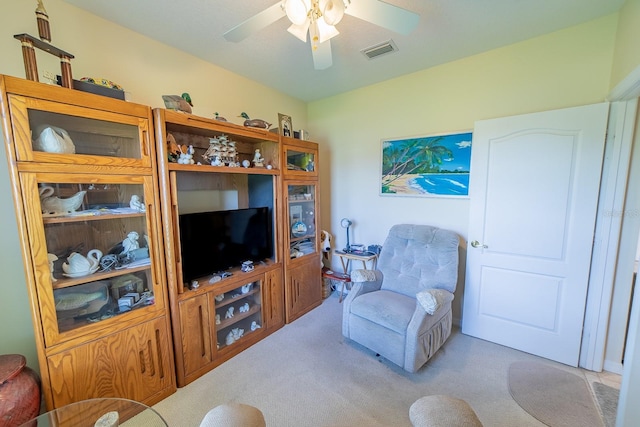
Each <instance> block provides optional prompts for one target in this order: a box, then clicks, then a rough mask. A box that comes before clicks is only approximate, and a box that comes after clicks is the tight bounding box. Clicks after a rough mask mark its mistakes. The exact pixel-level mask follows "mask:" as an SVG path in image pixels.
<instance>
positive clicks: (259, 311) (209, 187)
mask: <svg viewBox="0 0 640 427" xmlns="http://www.w3.org/2000/svg"><path fill="white" fill-rule="evenodd" d="M154 119H155V126H156V137H157V144H158V147H167V142H168V140H170V137H169V136H168V135H171V137H173V139H175V142H176V143H177V144H179V145H182V146H189V145H191V146H193V148H194V151H195V153H194V154H193V158H194V160H195V161H196V162H202V163H205V161H204V159H203V157H202V154H204V153H205V152H206V150H207V149H208V147H209V146H210V139H211V138H219V137H221V136H222V135H225V136H226V137H227V138H228V140H229V141H233V142H234V143H235V146H236V149H237V153H238V159H237V160H238V161H239V162H242V161H243V160H247V161H250V162H251V161H252V160H253V158H254V153H255V150H256V149H259V150H260V153H261V155H262V157H263V158H264V159H265V162H264V165H265V167H263V168H260V167H254V166H253V164H251V167H249V168H245V167H242V166H239V167H238V166H236V167H229V166H211V165H209V164H206V163H205V164H201V165H198V164H179V163H174V162H169V161H168V153H167V152H166V149H164V148H163V149H158V164H159V171H160V173H159V179H160V180H159V183H160V189H161V198H162V213H163V226H164V238H165V255H166V258H167V277H168V282H169V299H170V309H171V313H172V322H173V336H174V350H175V356H176V373H177V381H178V386H180V387H182V386H184V385H186V384H189V383H190V382H192V381H193V380H195V379H196V378H198V377H200V376H201V375H203V374H204V373H206V372H208V371H210V370H211V369H213V368H214V367H216V366H218V365H219V364H221V363H222V362H224V361H225V360H228V359H229V358H231V357H233V356H235V355H236V354H238V353H240V352H241V351H243V350H245V349H246V348H248V347H249V346H251V345H253V344H255V343H256V342H258V341H259V340H261V339H263V338H264V337H266V336H267V335H269V334H271V333H272V332H274V331H275V330H277V329H279V328H281V327H282V326H283V325H284V322H285V317H284V289H283V257H284V251H283V249H282V248H283V239H282V234H283V229H282V227H283V225H282V221H281V218H282V214H281V212H282V209H283V207H282V203H281V197H282V196H281V194H280V191H281V179H282V171H281V159H280V155H281V153H280V137H279V136H278V135H277V134H275V133H273V132H268V131H266V130H263V129H256V128H247V127H244V126H238V125H235V124H232V123H228V122H223V121H218V120H214V119H206V118H202V117H197V116H194V115H190V114H184V113H180V112H175V111H171V110H165V109H156V110H154ZM266 165H270V166H271V168H267V167H266ZM262 206H267V207H268V208H269V210H270V212H271V213H272V220H273V227H272V229H273V242H274V244H273V247H274V249H273V257H272V258H270V259H268V260H265V261H264V262H258V263H256V264H255V265H254V269H253V270H252V271H250V272H243V271H241V268H240V265H238V266H236V267H234V268H232V269H230V270H227V271H228V272H231V273H232V275H231V276H230V277H225V278H222V279H220V280H217V278H216V279H213V278H214V276H215V274H211V275H207V276H204V277H201V278H198V279H196V280H195V281H196V282H197V284H196V286H193V284H192V283H185V280H184V278H183V271H182V253H181V242H180V221H179V218H180V215H181V214H185V213H194V212H207V211H222V210H230V209H242V208H252V207H262ZM319 272H320V270H319V269H318V275H319ZM212 279H213V280H212ZM214 280H217V281H214ZM245 304H246V305H245ZM230 307H233V308H234V310H235V311H234V315H233V316H232V317H230V318H225V314H226V312H227V310H229V308H230ZM241 307H244V308H245V309H246V311H243V310H241ZM216 315H217V317H218V320H216ZM234 330H236V331H238V330H242V335H241V336H237V337H235V338H236V339H233V340H231V341H229V335H230V334H233V331H234Z"/></svg>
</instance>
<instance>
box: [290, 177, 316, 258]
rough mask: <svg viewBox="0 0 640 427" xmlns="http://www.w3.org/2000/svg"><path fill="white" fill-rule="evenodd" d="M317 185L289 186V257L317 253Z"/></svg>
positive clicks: (301, 184)
mask: <svg viewBox="0 0 640 427" xmlns="http://www.w3.org/2000/svg"><path fill="white" fill-rule="evenodd" d="M316 190H317V188H316V185H314V184H307V183H300V184H289V185H287V202H286V203H287V211H288V218H287V219H288V230H289V232H288V235H289V256H290V258H300V257H303V256H305V255H309V254H313V253H316V251H317V242H316V237H317V236H316V235H317V218H316V197H317V193H316Z"/></svg>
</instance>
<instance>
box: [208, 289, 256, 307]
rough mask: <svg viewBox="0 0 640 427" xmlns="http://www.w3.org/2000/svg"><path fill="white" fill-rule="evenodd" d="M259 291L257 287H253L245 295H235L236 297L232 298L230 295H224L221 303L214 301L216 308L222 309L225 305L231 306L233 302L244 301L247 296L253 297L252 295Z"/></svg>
mask: <svg viewBox="0 0 640 427" xmlns="http://www.w3.org/2000/svg"><path fill="white" fill-rule="evenodd" d="M259 290H260V289H259V288H258V287H256V286H254V287H252V289H251V290H250V291H249V292H247V293H244V294H236V295H237V296H236V297H233V296H231V295H229V296H226V294H225V298H224V299H223V300H222V301H219V302H218V301H216V308H219V307H224V306H225V305H229V304H233V303H234V302H237V301H242V300H243V299H245V298H247V297H249V296H251V295H253V294H255V293H257V292H259ZM227 294H229V292H227Z"/></svg>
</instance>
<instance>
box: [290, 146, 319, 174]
mask: <svg viewBox="0 0 640 427" xmlns="http://www.w3.org/2000/svg"><path fill="white" fill-rule="evenodd" d="M286 139H287V140H288V141H289V143H287V144H284V145H283V151H284V160H285V161H286V162H287V163H286V165H285V168H284V174H285V175H287V176H290V177H301V178H302V177H317V176H318V164H317V158H318V148H317V144H316V143H313V142H308V141H295V140H291V139H290V138H286Z"/></svg>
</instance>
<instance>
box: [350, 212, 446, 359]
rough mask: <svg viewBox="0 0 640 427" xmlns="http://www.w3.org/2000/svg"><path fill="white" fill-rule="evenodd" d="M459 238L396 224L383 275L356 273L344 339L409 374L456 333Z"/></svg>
mask: <svg viewBox="0 0 640 427" xmlns="http://www.w3.org/2000/svg"><path fill="white" fill-rule="evenodd" d="M458 244H459V237H458V235H457V234H456V233H454V232H452V231H448V230H443V229H439V228H436V227H431V226H428V225H409V224H400V225H394V226H393V227H392V228H391V230H390V231H389V235H388V236H387V239H386V241H385V242H384V244H383V246H382V251H381V252H380V257H379V260H378V270H375V271H371V270H356V271H353V272H352V274H351V282H352V288H351V291H350V292H349V295H348V296H347V298H346V300H345V301H344V307H343V315H342V334H343V335H344V336H345V337H347V338H349V339H352V340H353V341H355V342H357V343H359V344H362V345H363V346H365V347H367V348H369V349H371V350H373V351H375V352H376V353H378V354H380V355H381V356H383V357H385V358H386V359H388V360H390V361H391V362H393V363H395V364H396V365H398V366H400V367H402V368H403V369H404V370H406V371H409V372H416V371H417V370H418V369H420V367H421V366H422V365H424V364H425V363H426V362H427V361H428V360H429V359H430V358H431V356H433V355H434V354H435V352H436V351H437V350H438V349H439V348H440V347H441V346H442V344H443V343H444V342H445V341H446V340H447V338H449V335H450V334H451V317H452V316H451V301H452V300H453V292H454V291H455V289H456V283H457V280H458Z"/></svg>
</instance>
